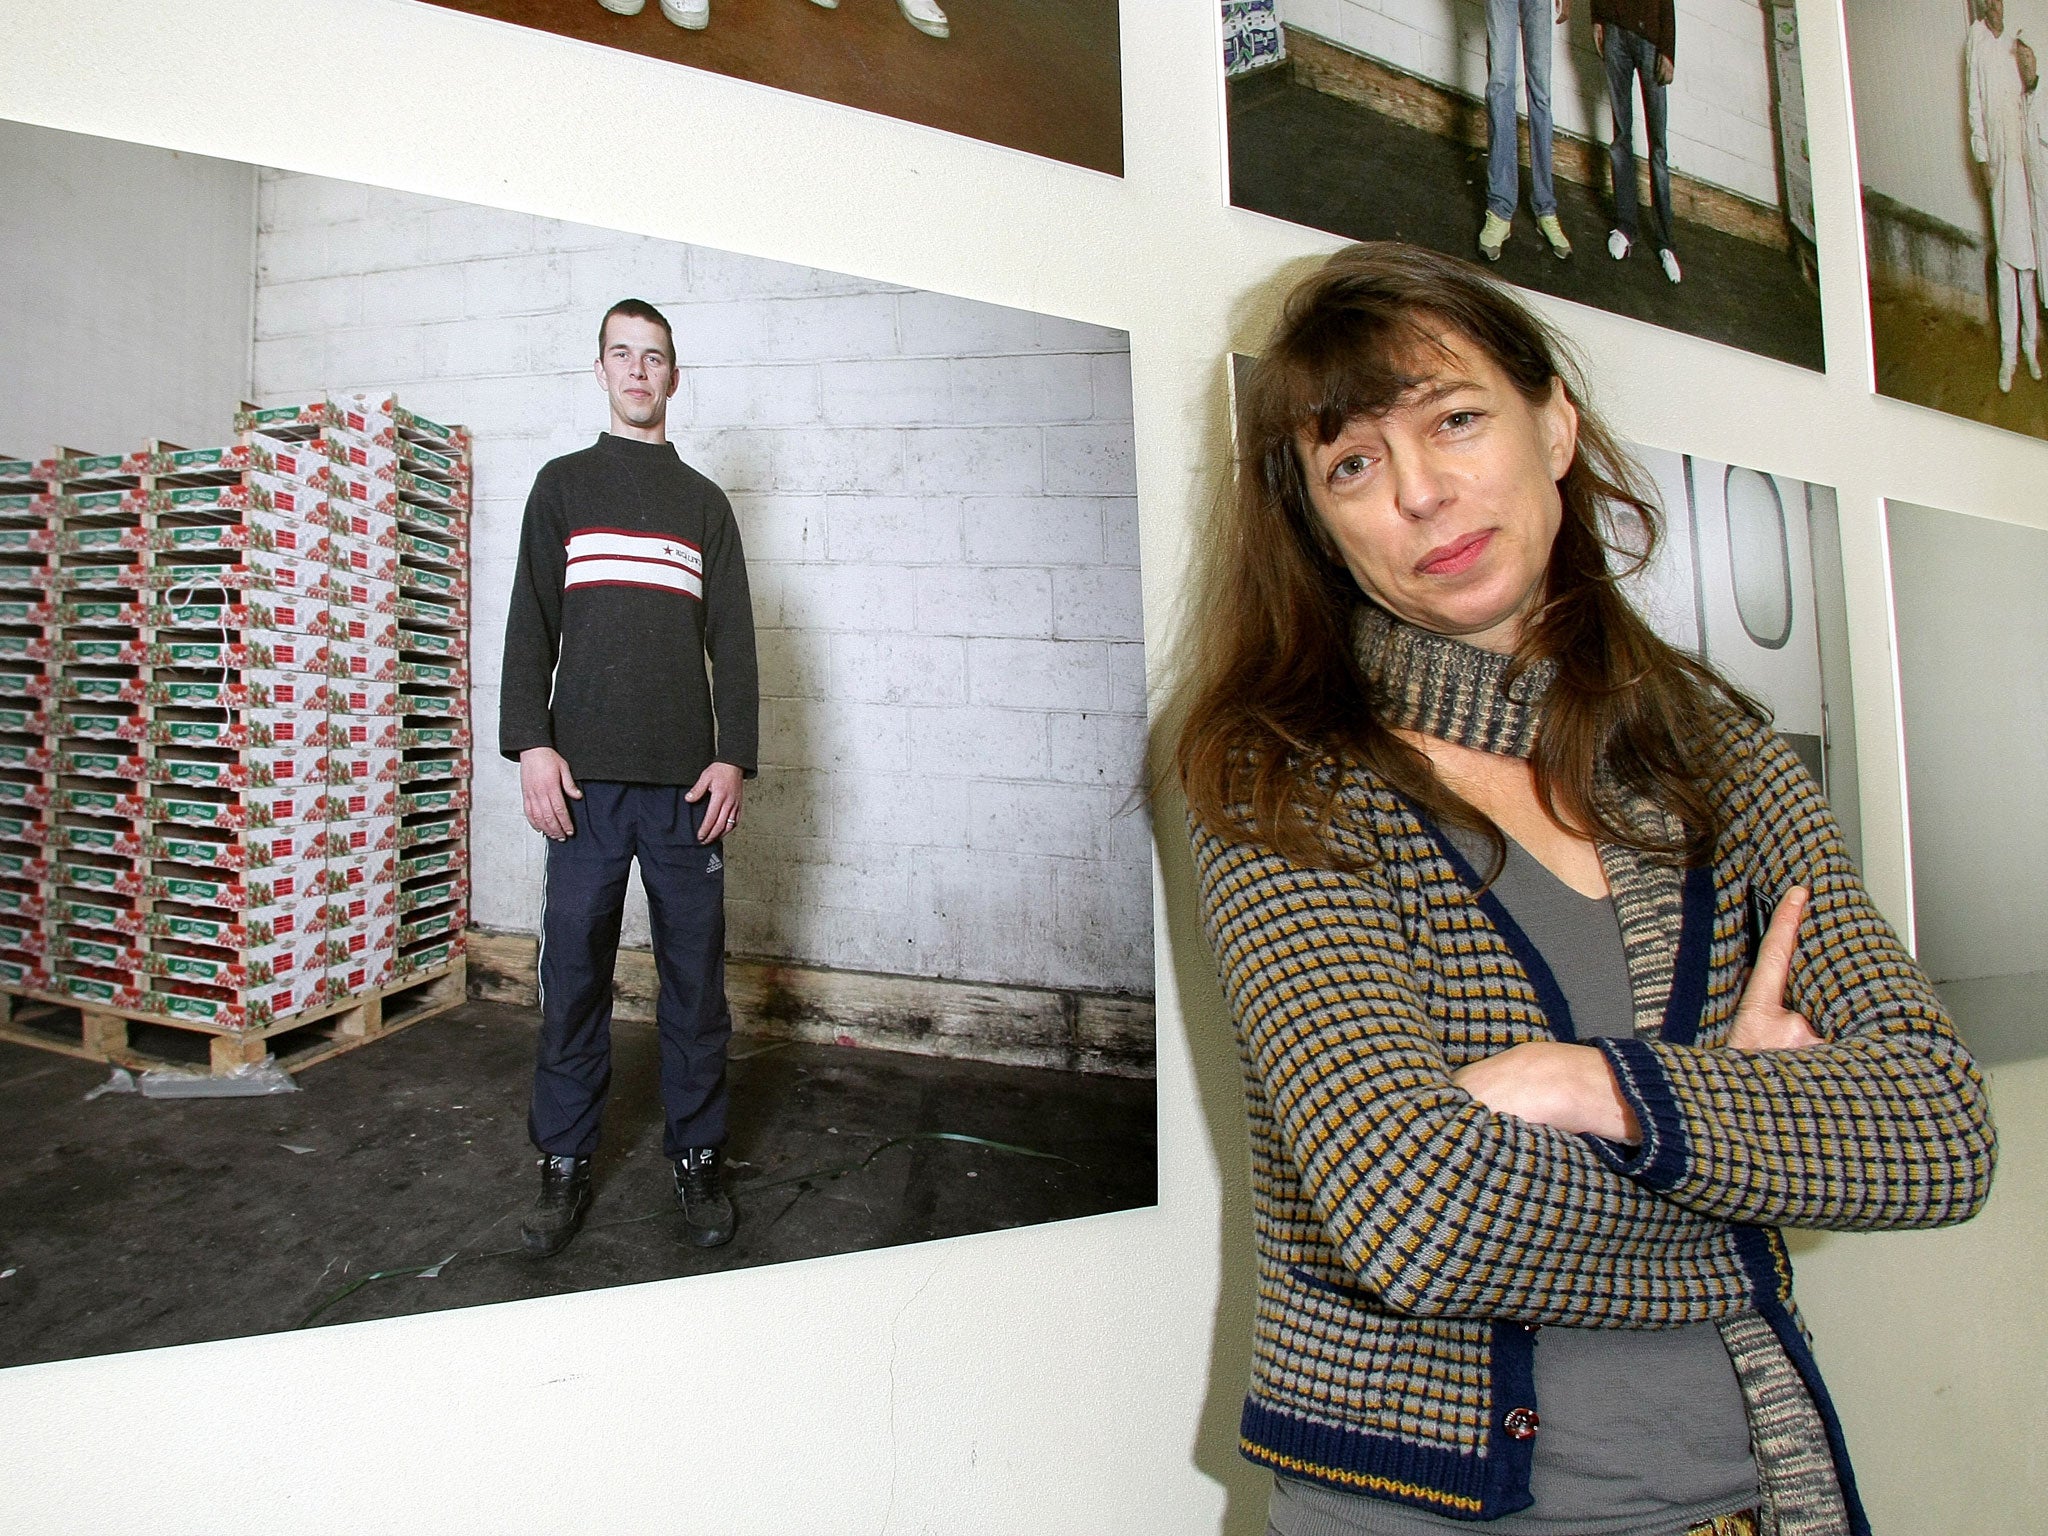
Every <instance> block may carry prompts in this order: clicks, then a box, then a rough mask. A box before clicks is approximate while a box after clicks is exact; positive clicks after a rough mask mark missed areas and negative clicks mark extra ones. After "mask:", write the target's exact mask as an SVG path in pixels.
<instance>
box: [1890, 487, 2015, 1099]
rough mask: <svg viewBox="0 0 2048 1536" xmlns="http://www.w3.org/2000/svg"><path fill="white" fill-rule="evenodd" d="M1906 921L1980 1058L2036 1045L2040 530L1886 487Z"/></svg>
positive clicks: (2003, 1056) (2001, 1058)
mask: <svg viewBox="0 0 2048 1536" xmlns="http://www.w3.org/2000/svg"><path fill="white" fill-rule="evenodd" d="M1885 524H1886V533H1887V537H1888V541H1889V543H1890V546H1891V568H1892V601H1893V613H1894V619H1895V622H1896V624H1897V627H1898V628H1897V634H1898V655H1899V705H1900V712H1901V714H1902V716H1903V723H1904V729H1905V748H1906V808H1907V813H1908V823H1909V826H1910V829H1911V832H1912V849H1913V928H1914V944H1915V950H1916V953H1917V955H1918V957H1919V960H1920V963H1921V965H1923V966H1924V967H1926V970H1927V974H1928V975H1929V976H1930V977H1931V978H1933V981H1934V984H1935V986H1936V987H1938V988H1939V989H1940V991H1941V996H1942V1001H1943V1002H1945V1003H1947V1004H1948V1007H1949V1009H1950V1011H1951V1012H1953V1013H1954V1014H1955V1017H1956V1024H1957V1026H1958V1028H1960V1029H1961V1030H1962V1033H1963V1037H1964V1038H1965V1039H1966V1040H1968V1041H1969V1043H1970V1048H1971V1049H1972V1050H1973V1051H1974V1052H1976V1054H1977V1056H1978V1058H1979V1059H1980V1060H1982V1061H1984V1062H1985V1063H1986V1064H1988V1065H1990V1066H1993V1067H1996V1066H1998V1065H2000V1064H2002V1063H2005V1062H2012V1061H2030V1060H2034V1059H2036V1058H2038V1057H2039V1056H2040V1055H2041V1053H2042V1041H2041V1019H2042V1015H2043V1009H2044V1007H2048V817H2044V816H2043V815H2042V810H2041V786H2042V784H2043V782H2044V781H2048V605H2044V604H2043V602H2042V600H2041V594H2042V592H2043V591H2044V590H2048V533H2044V532H2043V531H2042V530H2041V529H2039V528H2027V527H2022V526H2021V525H2019V524H2017V523H2005V522H1997V521H1994V520H1992V519H1989V518H1982V517H1969V516H1965V515H1964V514H1962V513H1959V512H1950V511H1944V510H1942V509H1940V508H1937V507H1923V506H1916V505H1914V504H1912V503H1910V502H1901V501H1894V502H1890V503H1888V504H1887V506H1886V512H1885Z"/></svg>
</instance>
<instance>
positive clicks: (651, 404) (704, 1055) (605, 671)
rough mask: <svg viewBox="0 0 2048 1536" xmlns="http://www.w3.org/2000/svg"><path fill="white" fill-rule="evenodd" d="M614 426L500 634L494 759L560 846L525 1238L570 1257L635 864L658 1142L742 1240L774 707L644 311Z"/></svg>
mask: <svg viewBox="0 0 2048 1536" xmlns="http://www.w3.org/2000/svg"><path fill="white" fill-rule="evenodd" d="M597 378H598V382H599V383H600V384H601V385H602V386H603V388H604V391H605V395H606V397H607V398H608V400H609V401H610V406H611V427H610V430H609V431H607V432H605V433H603V434H601V435H600V436H599V437H598V439H597V441H596V442H595V443H594V444H593V445H591V446H590V447H588V448H585V449H582V450H580V451H579V452H576V453H571V454H567V455H564V456H563V457H561V458H558V459H554V460H551V461H550V462H549V463H547V464H545V465H543V466H542V467H541V471H540V473H539V475H537V476H536V477H535V479H534V483H533V491H532V494H531V495H529V496H528V497H527V502H526V519H525V524H524V527H523V529H522V531H521V534H520V542H519V563H518V569H517V572H516V574H515V575H514V577H513V583H512V600H511V606H510V609H509V611H508V613H507V616H506V623H505V664H504V675H503V687H502V690H501V694H500V716H499V726H498V745H499V750H501V751H502V752H503V753H504V754H505V756H507V757H510V758H514V759H516V760H517V761H518V763H519V779H520V788H521V791H522V794H523V797H524V802H525V811H526V819H527V821H528V822H529V823H531V824H532V826H533V827H534V829H535V830H536V831H538V832H540V833H541V834H542V835H544V836H545V837H546V838H547V839H548V844H547V877H546V892H545V896H544V899H543V906H542V914H541V943H540V1009H541V1032H540V1046H539V1051H538V1058H537V1061H536V1063H535V1067H534V1077H533V1098H532V1105H531V1109H530V1111H529V1114H528V1117H527V1131H528V1134H529V1135H530V1136H531V1137H532V1139H533V1144H534V1146H535V1147H537V1148H538V1149H539V1150H540V1154H541V1157H540V1173H541V1187H540V1195H539V1197H538V1199H537V1200H536V1201H535V1203H534V1207H533V1209H532V1211H531V1212H530V1213H529V1214H528V1216H527V1219H526V1221H525V1223H524V1224H523V1225H522V1227H521V1229H520V1230H521V1236H522V1238H523V1240H524V1242H525V1245H526V1248H527V1250H528V1251H529V1252H530V1253H533V1254H536V1255H546V1254H551V1253H555V1252H558V1251H559V1250H560V1249H561V1248H562V1247H563V1246H564V1245H565V1244H566V1243H568V1241H569V1240H570V1239H571V1238H572V1237H574V1236H575V1235H576V1231H577V1228H578V1227H580V1226H581V1225H582V1222H583V1217H584V1214H585V1212H586V1211H587V1210H588V1209H589V1207H590V1159H591V1155H592V1154H593V1153H594V1152H595V1151H596V1150H597V1138H598V1122H599V1119H600V1117H601V1115H602V1113H603V1110H604V1101H605V1093H606V1090H607V1088H608V1087H609V1085H610V1081H611V1019H612V967H613V963H614V961H615V960H616V959H617V956H618V948H619V925H620V919H621V915H622V913H623V911H624V908H625V900H626V877H627V872H628V870H629V869H630V868H631V866H632V864H633V862H634V861H635V860H636V859H637V860H638V861H639V865H640V882H641V884H642V886H644V887H645V889H646V892H647V912H648V919H649V922H650V925H651V928H652V932H653V942H654V958H655V968H656V972H657V974H658V975H659V977H660V983H661V986H660V997H659V1000H658V1001H657V1003H656V1007H655V1021H656V1024H657V1026H658V1028H659V1031H660V1037H661V1038H660V1057H661V1073H660V1075H661V1101H662V1108H663V1113H664V1127H663V1138H662V1145H663V1150H664V1151H665V1152H666V1154H667V1155H668V1157H669V1158H670V1160H671V1161H672V1162H673V1163H674V1165H675V1192H676V1199H677V1202H678V1204H679V1205H680V1206H681V1207H682V1215H683V1232H684V1236H685V1238H686V1239H687V1240H688V1241H689V1242H692V1243H694V1244H696V1245H698V1246H700V1247H706V1248H708V1247H714V1246H716V1245H718V1244H720V1243H724V1242H727V1241H729V1240H730V1239H731V1237H732V1234H733V1227H734V1222H735V1217H734V1213H733V1208H732V1204H731V1201H730V1200H729V1199H728V1197H727V1196H726V1195H725V1193H724V1192H723V1190H722V1189H721V1188H720V1186H719V1149H720V1148H721V1147H722V1146H723V1145H724V1143H725V1139H726V1123H725V1121H726V1084H725V1052H726V1042H727V1040H728V1038H729V1037H730V1035H731V1033H732V1018H731V1015H730V1013H729V1012H728V1011H727V1008H726V1001H725V907H724V893H725V876H724V868H725V861H724V858H723V856H722V852H721V842H720V840H721V839H722V838H724V837H725V835H726V834H727V833H729V832H731V831H732V830H733V828H734V827H736V826H738V825H739V819H740V803H741V799H742V794H743V790H742V781H743V780H744V779H745V778H746V777H747V776H748V775H751V774H752V773H753V772H754V767H755V742H756V739H757V733H758V723H757V722H758V715H759V693H758V688H757V683H756V671H755V660H754V615H753V604H752V600H751V598H750V597H749V595H748V591H747V568H746V561H745V558H744V556H743V554H742V552H741V549H740V535H739V529H738V527H737V525H736V524H735V523H734V521H733V514H732V506H731V504H730V503H729V502H728V501H727V500H726V497H725V493H724V492H723V491H721V490H720V489H719V488H718V487H717V486H716V485H713V484H712V483H711V481H709V480H707V479H706V478H705V477H704V476H703V475H701V474H699V473H698V472H697V471H696V470H694V469H692V468H690V467H689V466H688V465H687V464H685V463H684V462H683V461H682V459H681V458H680V457H678V455H677V454H676V451H675V449H674V448H673V447H672V446H671V445H670V443H669V441H668V427H667V423H668V402H669V398H670V397H671V396H672V395H673V394H674V393H675V389H676V382H677V373H676V356H675V337H674V333H673V332H672V331H671V330H670V329H669V324H668V321H667V320H665V319H664V318H663V317H662V315H661V312H660V311H659V310H657V309H655V308H654V307H653V306H652V305H650V304H646V303H643V302H642V301H640V300H638V299H625V300H621V301H620V302H619V303H617V304H614V305H613V306H612V307H611V309H610V310H608V311H607V312H606V314H605V316H604V319H603V321H602V323H601V324H600V325H599V328H598V358H597Z"/></svg>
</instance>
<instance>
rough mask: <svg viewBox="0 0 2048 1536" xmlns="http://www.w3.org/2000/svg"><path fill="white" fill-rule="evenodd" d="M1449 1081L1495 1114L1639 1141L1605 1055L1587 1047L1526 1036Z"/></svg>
mask: <svg viewBox="0 0 2048 1536" xmlns="http://www.w3.org/2000/svg"><path fill="white" fill-rule="evenodd" d="M1451 1081H1452V1082H1453V1083H1456V1084H1457V1085H1458V1086H1459V1087H1460V1088H1462V1089H1464V1090H1465V1091H1466V1092H1467V1093H1469V1094H1471V1095H1472V1097H1473V1098H1475V1099H1477V1100H1478V1101H1479V1102H1480V1103H1482V1104H1484V1105H1485V1106H1486V1107H1487V1108H1488V1109H1490V1110H1492V1111H1494V1112H1495V1113H1496V1114H1502V1115H1513V1116H1514V1117H1515V1118H1516V1119H1518V1120H1527V1121H1529V1122H1530V1123H1532V1124H1534V1125H1548V1126H1554V1127H1555V1128H1556V1129H1558V1130H1560V1131H1580V1132H1584V1133H1586V1134H1589V1135H1593V1136H1604V1137H1606V1138H1607V1139H1608V1140H1609V1141H1619V1142H1625V1143H1628V1144H1629V1145H1634V1144H1635V1143H1636V1142H1639V1141H1641V1140H1642V1139H1643V1132H1642V1127H1641V1126H1639V1125H1637V1123H1636V1114H1635V1111H1634V1110H1632V1109H1630V1108H1629V1106H1628V1100H1626V1099H1624V1098H1623V1097H1622V1096H1621V1088H1620V1086H1619V1085H1618V1084H1617V1083H1616V1082H1615V1081H1614V1072H1613V1070H1612V1069H1611V1068H1610V1067H1609V1066H1608V1065H1607V1058H1606V1057H1605V1056H1603V1055H1601V1054H1600V1052H1599V1051H1598V1050H1596V1049H1594V1047H1592V1046H1590V1045H1568V1044H1566V1043H1565V1042H1564V1041H1562V1040H1527V1041H1524V1042H1523V1043H1522V1044H1520V1045H1511V1046H1509V1047H1508V1048H1507V1049H1506V1050H1504V1051H1501V1052H1498V1053H1497V1054H1495V1055H1492V1056H1488V1057H1486V1058H1484V1059H1483V1060H1480V1061H1475V1062H1473V1063H1471V1064H1470V1065H1469V1066H1463V1067H1460V1068H1458V1070H1457V1071H1455V1072H1453V1073H1452V1074H1451Z"/></svg>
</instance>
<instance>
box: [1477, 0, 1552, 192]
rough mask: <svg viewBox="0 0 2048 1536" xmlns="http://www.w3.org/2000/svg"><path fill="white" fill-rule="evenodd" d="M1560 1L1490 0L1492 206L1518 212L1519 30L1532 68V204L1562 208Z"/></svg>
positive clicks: (1488, 178) (1488, 123)
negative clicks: (1556, 121) (1555, 54)
mask: <svg viewBox="0 0 2048 1536" xmlns="http://www.w3.org/2000/svg"><path fill="white" fill-rule="evenodd" d="M1553 3H1554V0H1486V207H1487V211H1488V212H1490V213H1494V214H1497V215H1498V216H1499V217H1501V218H1503V219H1511V218H1513V217H1514V215H1515V193H1516V188H1517V183H1518V181H1519V169H1518V165H1517V160H1518V155H1517V146H1516V143H1515V34H1516V32H1517V31H1519V32H1520V33H1521V41H1522V60H1523V63H1524V64H1525V65H1526V66H1527V68H1528V71H1529V206H1530V207H1532V208H1534V209H1535V210H1536V216H1537V217H1538V218H1542V217H1543V216H1544V215H1545V214H1551V213H1555V212H1557V191H1556V189H1555V187H1554V186H1553V185H1552V183H1551V179H1550V42H1551V36H1552V34H1553V33H1554V32H1555V31H1556V28H1557V22H1556V19H1555V16H1554V14H1553V12H1552V10H1551V6H1552V4H1553Z"/></svg>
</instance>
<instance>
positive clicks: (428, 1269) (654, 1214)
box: [298, 1131, 1081, 1328]
mask: <svg viewBox="0 0 2048 1536" xmlns="http://www.w3.org/2000/svg"><path fill="white" fill-rule="evenodd" d="M919 1141H948V1142H955V1143H958V1144H960V1145H962V1146H969V1147H982V1148H985V1149H987V1150H988V1151H991V1152H1008V1153H1011V1154H1013V1155H1015V1156H1017V1157H1035V1158H1042V1159H1044V1160H1045V1161H1047V1162H1054V1163H1065V1164H1066V1165H1067V1166H1068V1167H1070V1168H1078V1167H1080V1166H1081V1165H1080V1164H1079V1163H1077V1162H1075V1161H1074V1160H1073V1159H1072V1158H1071V1157H1062V1156H1061V1155H1060V1154H1059V1153H1057V1152H1041V1151H1039V1150H1038V1149H1037V1148H1036V1147H1022V1146H1018V1145H1017V1144H1016V1143H1015V1142H1009V1141H991V1140H990V1139H989V1138H988V1137H986V1136H969V1135H967V1134H966V1133H965V1132H962V1131H911V1132H909V1133H908V1134H906V1135H902V1136H891V1137H890V1138H889V1139H888V1140H887V1141H885V1142H883V1143H881V1145H879V1146H877V1147H876V1148H874V1150H872V1151H871V1152H869V1153H868V1155H867V1156H866V1157H863V1158H861V1159H860V1160H859V1161H858V1162H852V1163H837V1164H833V1165H831V1166H829V1167H825V1168H812V1169H810V1170H808V1171H806V1172H804V1173H792V1174H786V1175H784V1176H783V1177H781V1178H774V1179H749V1180H747V1181H746V1182H745V1183H742V1184H735V1185H733V1186H732V1187H731V1188H730V1189H729V1190H728V1191H727V1193H728V1194H729V1195H730V1196H732V1198H733V1199H735V1200H737V1199H740V1198H741V1197H742V1196H747V1195H757V1194H762V1193H764V1192H766V1191H768V1190H771V1189H786V1188H788V1187H789V1186H790V1185H792V1184H794V1185H796V1186H798V1188H797V1191H796V1193H795V1194H794V1195H793V1196H791V1198H790V1200H789V1203H788V1204H787V1205H785V1206H784V1207H783V1208H782V1209H781V1210H780V1211H778V1212H777V1213H776V1215H775V1217H774V1219H773V1220H771V1221H770V1222H769V1223H768V1225H767V1227H764V1228H763V1229H762V1230H763V1231H769V1230H772V1229H773V1228H774V1227H775V1226H776V1224H777V1223H779V1222H780V1221H781V1220H782V1218H783V1217H784V1216H787V1215H788V1214H789V1213H790V1212H791V1211H792V1210H794V1209H795V1208H796V1204H797V1202H798V1201H799V1200H801V1199H802V1198H803V1197H804V1196H805V1195H807V1194H809V1193H810V1192H811V1191H812V1190H814V1189H817V1188H820V1187H821V1186H823V1185H826V1184H830V1183H832V1182H834V1181H835V1180H838V1179H843V1178H845V1177H846V1176H847V1175H848V1174H854V1173H859V1172H860V1171H861V1170H863V1169H864V1168H866V1167H867V1166H868V1165H869V1164H870V1163H872V1162H874V1160H875V1159H876V1158H878V1157H880V1156H881V1155H882V1154H883V1153H884V1152H887V1151H889V1150H890V1149H891V1148H892V1147H904V1146H909V1145H911V1144H912V1143H913V1142H919ZM669 1214H670V1210H669V1208H668V1207H667V1206H664V1207H663V1208H662V1209H661V1210H658V1211H649V1212H647V1213H646V1214H645V1215H642V1216H622V1217H620V1218H619V1219H618V1220H616V1221H602V1222H596V1223H594V1224H592V1225H591V1226H590V1227H589V1228H588V1230H589V1231H592V1232H603V1231H606V1230H608V1229H610V1228H612V1227H633V1226H638V1225H640V1224H641V1223H642V1222H647V1221H656V1220H659V1219H660V1218H661V1217H663V1216H667V1215H669ZM502 1220H504V1217H502V1216H501V1217H499V1218H498V1221H502ZM497 1224H498V1222H497V1221H494V1222H492V1223H491V1226H493V1227H495V1226H496V1225H497ZM485 1230H487V1231H488V1230H489V1228H486V1229H485ZM525 1251H526V1250H525V1249H524V1248H523V1247H521V1248H496V1249H493V1250H491V1251H490V1252H489V1253H473V1254H468V1255H464V1254H463V1253H462V1252H461V1250H460V1249H458V1250H457V1251H456V1252H454V1253H451V1254H449V1255H448V1256H447V1257H446V1258H445V1259H437V1260H435V1261H434V1262H433V1263H431V1264H414V1265H410V1266H408V1267H407V1268H404V1269H380V1270H378V1271H376V1272H375V1273H374V1274H368V1275H363V1276H361V1277H360V1278H358V1279H355V1280H351V1281H350V1282H349V1283H348V1284H347V1285H345V1286H343V1287H342V1288H341V1289H340V1290H338V1291H336V1292H335V1293H334V1294H333V1295H332V1296H329V1297H328V1298H327V1299H326V1300H325V1301H322V1302H321V1303H320V1304H319V1305H318V1306H316V1307H314V1308H313V1310H312V1311H310V1312H308V1313H307V1314H306V1315H305V1316H304V1317H302V1318H300V1319H299V1322H298V1326H299V1327H300V1328H310V1327H311V1326H312V1325H313V1323H314V1321H315V1320H316V1319H317V1318H318V1317H319V1316H320V1315H321V1313H323V1312H325V1311H327V1310H328V1309H329V1308H331V1307H333V1306H334V1305H335V1304H336V1303H338V1302H341V1301H345V1300H346V1299H347V1298H349V1297H350V1296H353V1295H354V1294H355V1293H356V1292H357V1291H359V1290H361V1289H362V1288H363V1287H364V1286H366V1285H368V1284H369V1283H370V1282H371V1281H373V1280H398V1279H403V1278H404V1277H406V1276H408V1275H419V1276H438V1275H440V1274H441V1273H442V1272H443V1271H444V1270H446V1269H447V1268H448V1267H449V1266H450V1265H452V1264H454V1263H456V1262H457V1261H458V1260H460V1261H461V1262H462V1263H463V1264H464V1265H469V1264H475V1263H481V1262H482V1261H483V1260H485V1259H502V1258H508V1257H510V1256H512V1255H514V1254H519V1255H523V1254H524V1253H525Z"/></svg>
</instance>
